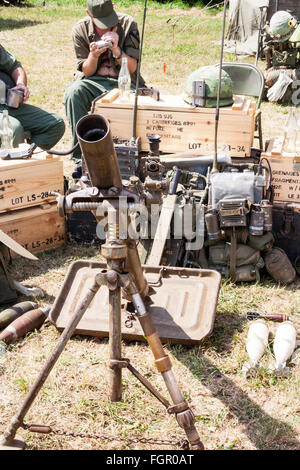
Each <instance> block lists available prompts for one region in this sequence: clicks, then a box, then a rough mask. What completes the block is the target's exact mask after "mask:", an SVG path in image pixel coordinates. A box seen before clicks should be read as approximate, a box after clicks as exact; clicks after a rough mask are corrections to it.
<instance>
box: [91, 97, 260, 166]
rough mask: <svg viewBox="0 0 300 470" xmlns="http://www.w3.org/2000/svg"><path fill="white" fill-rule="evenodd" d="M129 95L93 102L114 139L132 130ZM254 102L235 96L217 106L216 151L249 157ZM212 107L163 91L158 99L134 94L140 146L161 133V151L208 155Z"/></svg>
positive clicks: (212, 131) (212, 129)
mask: <svg viewBox="0 0 300 470" xmlns="http://www.w3.org/2000/svg"><path fill="white" fill-rule="evenodd" d="M133 101H134V99H133V97H131V102H130V103H128V104H124V103H120V101H119V98H117V99H116V100H114V101H113V102H112V103H103V102H101V100H100V101H98V102H96V105H95V111H94V112H95V113H97V114H102V115H103V116H105V117H106V118H107V119H108V120H109V122H110V125H111V132H112V136H113V138H114V140H115V142H117V141H128V140H130V138H131V137H132V133H133V129H132V126H133V124H132V123H133ZM255 112H256V102H255V101H252V100H250V99H246V98H242V97H237V99H236V101H235V103H234V105H233V106H229V107H224V108H221V109H220V121H219V135H218V142H219V144H220V152H225V151H226V150H227V149H228V151H229V153H230V155H231V156H232V157H249V156H250V153H251V147H252V146H253V138H254V129H255ZM215 115H216V110H215V108H199V107H197V108H196V107H193V106H190V105H188V104H187V103H185V102H184V100H183V98H182V97H181V96H172V95H163V96H161V99H160V101H155V100H154V99H153V98H151V97H148V96H139V97H138V111H137V131H136V135H137V136H138V137H140V138H141V150H142V151H146V152H147V151H149V143H148V140H147V136H149V135H152V134H159V135H160V136H161V144H160V150H161V151H162V152H165V153H180V152H188V153H193V154H196V155H208V154H211V153H212V152H213V150H214V135H215Z"/></svg>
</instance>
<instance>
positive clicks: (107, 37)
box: [101, 26, 120, 56]
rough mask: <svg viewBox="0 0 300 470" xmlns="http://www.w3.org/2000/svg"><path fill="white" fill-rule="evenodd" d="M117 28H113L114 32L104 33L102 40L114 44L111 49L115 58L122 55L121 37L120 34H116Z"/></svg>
mask: <svg viewBox="0 0 300 470" xmlns="http://www.w3.org/2000/svg"><path fill="white" fill-rule="evenodd" d="M117 28H118V27H117V26H115V27H114V28H113V30H112V31H108V32H107V33H104V34H103V36H101V39H103V41H110V42H112V44H113V45H112V47H111V48H110V49H111V51H112V53H113V55H114V56H117V55H120V54H118V52H120V51H119V45H118V44H119V35H118V33H117V32H116V31H117Z"/></svg>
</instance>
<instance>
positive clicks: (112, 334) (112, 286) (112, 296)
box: [106, 270, 122, 402]
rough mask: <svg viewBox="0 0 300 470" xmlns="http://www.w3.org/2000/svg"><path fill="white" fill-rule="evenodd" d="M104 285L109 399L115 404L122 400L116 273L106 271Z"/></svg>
mask: <svg viewBox="0 0 300 470" xmlns="http://www.w3.org/2000/svg"><path fill="white" fill-rule="evenodd" d="M106 285H107V286H108V289H109V359H110V369H111V372H110V399H111V401H112V402H117V401H121V400H122V367H121V366H120V360H121V357H122V356H121V354H122V351H121V339H122V330H121V287H120V283H119V275H118V272H117V271H114V270H111V271H108V273H107V275H106Z"/></svg>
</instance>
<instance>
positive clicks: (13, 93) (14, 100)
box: [6, 88, 24, 109]
mask: <svg viewBox="0 0 300 470" xmlns="http://www.w3.org/2000/svg"><path fill="white" fill-rule="evenodd" d="M23 101H24V93H23V91H22V90H14V89H13V88H12V89H10V90H8V91H7V97H6V104H7V106H9V107H10V108H15V109H17V108H19V107H20V106H21V105H22V104H23Z"/></svg>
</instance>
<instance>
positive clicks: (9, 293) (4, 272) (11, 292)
mask: <svg viewBox="0 0 300 470" xmlns="http://www.w3.org/2000/svg"><path fill="white" fill-rule="evenodd" d="M9 259H10V254H9V249H8V248H7V247H6V246H5V245H3V244H2V243H0V305H1V304H6V303H9V302H14V301H15V300H16V299H17V292H16V290H15V289H14V286H13V283H12V280H11V278H10V276H9V272H8V269H7V265H8V262H9Z"/></svg>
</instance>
